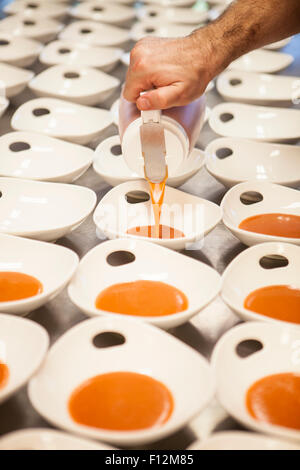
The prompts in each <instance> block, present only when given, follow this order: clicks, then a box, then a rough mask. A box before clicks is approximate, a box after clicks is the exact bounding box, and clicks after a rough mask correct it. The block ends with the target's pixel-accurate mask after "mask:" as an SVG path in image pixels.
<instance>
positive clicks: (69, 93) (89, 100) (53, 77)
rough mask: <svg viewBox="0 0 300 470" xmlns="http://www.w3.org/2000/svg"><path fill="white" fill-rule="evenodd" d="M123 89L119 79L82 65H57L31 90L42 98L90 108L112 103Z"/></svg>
mask: <svg viewBox="0 0 300 470" xmlns="http://www.w3.org/2000/svg"><path fill="white" fill-rule="evenodd" d="M119 85H120V80H119V79H118V78H115V77H112V76H111V75H108V74H106V73H104V72H102V71H101V70H95V69H94V68H92V67H86V66H82V65H64V64H59V65H53V66H52V67H49V68H48V69H46V70H44V71H43V72H41V73H39V74H38V75H36V76H35V77H34V78H33V79H32V80H31V81H30V82H29V88H30V89H31V90H32V91H33V92H34V93H35V94H36V95H37V96H42V97H47V96H49V97H52V98H61V99H63V100H66V101H71V102H73V103H78V104H82V105H86V106H93V105H96V104H99V103H101V102H103V101H105V100H106V99H108V98H109V97H110V96H111V95H112V94H113V93H114V91H115V90H116V89H117V88H118V86H119Z"/></svg>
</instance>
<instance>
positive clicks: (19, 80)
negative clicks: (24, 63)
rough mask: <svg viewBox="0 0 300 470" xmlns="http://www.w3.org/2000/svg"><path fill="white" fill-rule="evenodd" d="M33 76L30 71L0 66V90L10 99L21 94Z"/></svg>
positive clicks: (6, 65) (11, 66) (5, 65)
mask: <svg viewBox="0 0 300 470" xmlns="http://www.w3.org/2000/svg"><path fill="white" fill-rule="evenodd" d="M0 24H1V23H0ZM33 76H34V73H33V72H31V71H30V70H24V69H21V68H19V67H14V66H13V65H9V64H0V89H1V91H2V90H4V92H5V96H6V97H7V98H11V97H12V96H15V95H18V94H19V93H21V92H22V91H23V90H24V88H25V87H26V85H27V83H28V82H29V80H31V79H32V77H33Z"/></svg>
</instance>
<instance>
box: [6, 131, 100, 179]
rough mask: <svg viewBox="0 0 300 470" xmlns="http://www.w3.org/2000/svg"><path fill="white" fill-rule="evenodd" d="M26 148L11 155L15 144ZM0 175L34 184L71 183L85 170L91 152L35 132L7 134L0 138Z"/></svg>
mask: <svg viewBox="0 0 300 470" xmlns="http://www.w3.org/2000/svg"><path fill="white" fill-rule="evenodd" d="M20 143H22V144H27V145H28V146H29V148H27V149H26V148H25V149H24V150H18V151H13V150H12V149H11V146H12V148H15V147H13V146H16V145H18V144H20ZM0 152H1V155H2V157H1V159H0V175H1V176H9V177H13V178H24V179H32V180H36V181H53V182H59V183H72V182H73V181H75V180H76V179H77V178H79V177H80V176H81V175H83V173H84V172H85V171H86V170H87V169H88V168H89V166H90V165H91V163H92V160H93V151H92V150H91V149H89V148H88V147H83V146H81V145H77V144H72V143H70V142H64V141H63V140H59V139H54V138H53V137H48V136H47V135H43V134H38V133H35V132H21V131H20V132H18V131H16V132H9V133H7V134H4V135H3V136H1V137H0Z"/></svg>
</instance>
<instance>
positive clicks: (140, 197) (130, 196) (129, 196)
mask: <svg viewBox="0 0 300 470" xmlns="http://www.w3.org/2000/svg"><path fill="white" fill-rule="evenodd" d="M125 199H126V201H127V202H128V204H139V203H140V202H147V201H149V200H150V194H148V193H146V191H129V192H128V193H126V194H125Z"/></svg>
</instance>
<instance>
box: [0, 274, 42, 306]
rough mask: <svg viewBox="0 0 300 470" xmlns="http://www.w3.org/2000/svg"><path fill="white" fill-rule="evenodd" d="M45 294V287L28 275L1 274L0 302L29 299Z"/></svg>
mask: <svg viewBox="0 0 300 470" xmlns="http://www.w3.org/2000/svg"><path fill="white" fill-rule="evenodd" d="M41 292H43V285H42V284H41V283H40V281H39V280H38V279H36V278H35V277H33V276H29V275H28V274H24V273H20V272H13V271H7V272H6V271H1V272H0V302H10V301H16V300H22V299H27V298H29V297H33V296H35V295H37V294H40V293H41Z"/></svg>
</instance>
